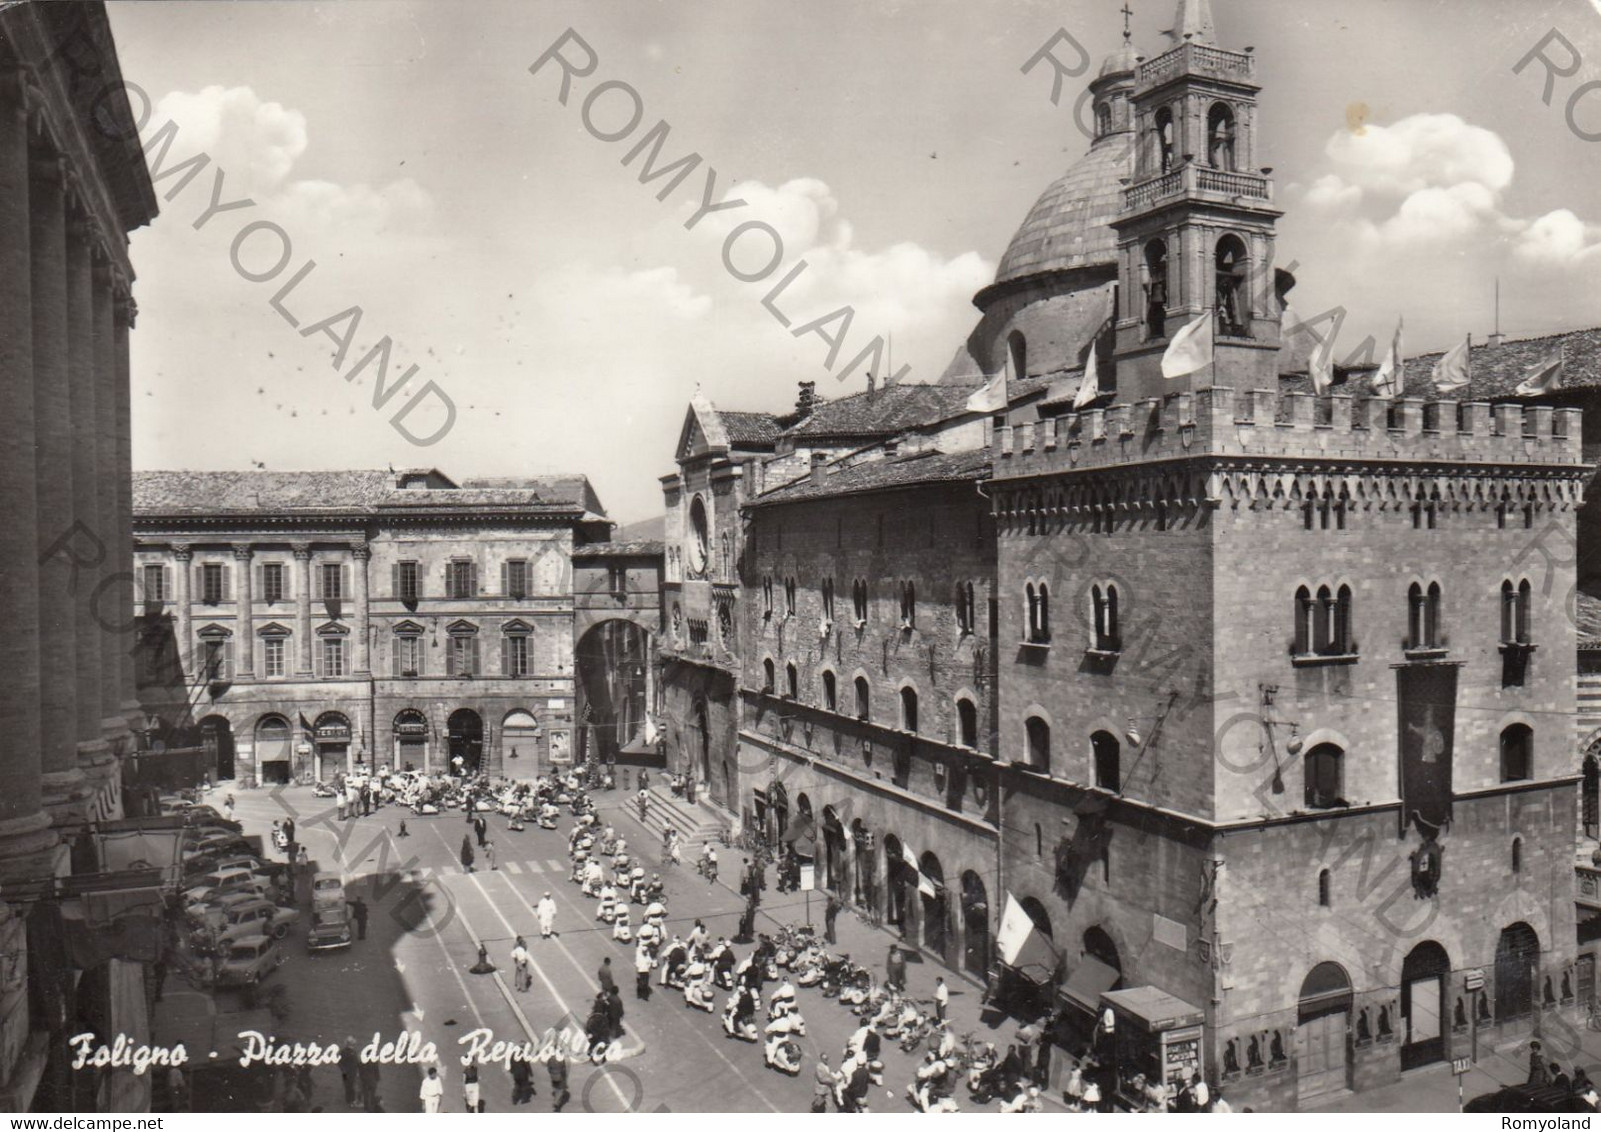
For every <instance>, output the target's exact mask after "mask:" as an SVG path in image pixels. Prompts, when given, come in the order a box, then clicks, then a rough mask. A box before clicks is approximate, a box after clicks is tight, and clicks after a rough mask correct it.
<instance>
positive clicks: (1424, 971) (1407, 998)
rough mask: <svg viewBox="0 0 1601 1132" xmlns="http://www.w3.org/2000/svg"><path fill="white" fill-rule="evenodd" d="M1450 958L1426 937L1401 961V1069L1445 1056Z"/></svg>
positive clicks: (1434, 1060) (1441, 948) (1412, 1067)
mask: <svg viewBox="0 0 1601 1132" xmlns="http://www.w3.org/2000/svg"><path fill="white" fill-rule="evenodd" d="M1450 972H1451V961H1450V959H1448V958H1447V957H1446V954H1445V948H1443V947H1441V946H1440V945H1439V944H1437V943H1435V942H1434V941H1433V940H1425V941H1424V942H1422V943H1420V944H1418V945H1417V946H1416V947H1414V948H1413V949H1412V950H1411V951H1410V952H1408V953H1407V957H1406V960H1405V961H1404V962H1403V963H1402V964H1401V1018H1402V1020H1403V1021H1404V1022H1405V1024H1406V1032H1405V1042H1404V1044H1403V1045H1402V1046H1401V1068H1402V1069H1416V1068H1417V1067H1418V1066H1420V1065H1430V1064H1433V1063H1434V1062H1436V1061H1443V1060H1444V1059H1445V1027H1444V1024H1443V1023H1444V1020H1445V984H1446V976H1447V975H1448V974H1450Z"/></svg>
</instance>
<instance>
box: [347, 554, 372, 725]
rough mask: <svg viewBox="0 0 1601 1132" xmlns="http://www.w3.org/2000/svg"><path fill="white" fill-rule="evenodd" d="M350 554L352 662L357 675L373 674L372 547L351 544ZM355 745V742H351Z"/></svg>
mask: <svg viewBox="0 0 1601 1132" xmlns="http://www.w3.org/2000/svg"><path fill="white" fill-rule="evenodd" d="M350 556H351V557H352V558H353V559H355V562H354V564H353V566H352V568H351V573H352V574H354V575H355V578H354V584H355V590H356V593H355V599H356V627H355V636H356V645H355V650H354V654H353V657H352V660H351V663H352V664H353V665H355V669H354V672H355V675H357V676H371V675H372V668H371V666H370V665H369V664H368V656H367V653H368V651H369V647H370V645H371V636H370V631H369V629H368V627H367V562H368V560H369V559H371V558H372V547H370V546H368V545H367V544H366V543H364V542H356V543H351V544H350ZM351 746H352V747H354V746H355V744H354V743H352V744H351Z"/></svg>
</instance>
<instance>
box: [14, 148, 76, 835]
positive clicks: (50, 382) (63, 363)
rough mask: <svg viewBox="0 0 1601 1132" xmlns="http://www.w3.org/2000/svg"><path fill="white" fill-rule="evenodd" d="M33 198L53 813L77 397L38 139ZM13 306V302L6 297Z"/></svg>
mask: <svg viewBox="0 0 1601 1132" xmlns="http://www.w3.org/2000/svg"><path fill="white" fill-rule="evenodd" d="M32 159H33V160H32V165H31V168H30V173H31V184H30V189H31V192H30V196H29V205H30V212H31V217H30V219H31V234H32V241H33V254H32V258H31V266H32V280H33V440H34V447H33V455H34V493H33V494H34V500H35V501H36V510H37V513H38V514H39V515H40V516H42V519H41V521H40V523H39V535H38V554H37V561H38V563H39V614H38V634H39V730H40V738H39V741H40V769H41V771H42V777H41V781H40V789H41V791H42V793H43V798H44V805H45V808H46V809H47V810H48V811H49V812H50V813H51V814H52V815H54V816H56V817H63V816H67V815H70V814H72V813H73V812H74V809H75V807H76V808H77V809H80V810H81V808H82V807H81V803H82V801H83V798H84V796H85V795H86V794H87V789H86V787H85V786H84V782H83V771H81V770H79V769H78V748H77V742H78V725H77V718H78V683H77V680H78V677H77V671H78V638H77V629H76V626H75V624H74V621H73V606H74V603H75V602H76V600H77V595H74V594H73V593H72V592H71V591H70V589H69V582H70V579H71V578H72V565H71V562H70V560H69V558H68V556H67V555H66V554H64V553H61V552H59V551H57V552H56V553H50V549H51V547H52V546H53V545H54V544H55V542H56V540H57V539H59V538H60V537H61V536H62V535H64V534H66V533H67V531H68V530H69V529H70V527H71V519H72V400H71V394H70V391H69V388H68V383H69V375H68V370H67V212H66V208H67V205H66V196H65V185H64V183H63V177H62V168H61V158H60V156H59V155H58V154H56V153H55V152H53V151H49V150H46V149H45V148H44V147H43V146H42V145H38V146H35V147H34V150H33V153H32ZM7 308H8V309H10V304H7Z"/></svg>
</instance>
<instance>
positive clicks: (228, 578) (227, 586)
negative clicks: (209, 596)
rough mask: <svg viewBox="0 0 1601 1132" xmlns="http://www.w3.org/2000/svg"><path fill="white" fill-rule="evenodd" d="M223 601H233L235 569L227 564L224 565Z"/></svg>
mask: <svg viewBox="0 0 1601 1132" xmlns="http://www.w3.org/2000/svg"><path fill="white" fill-rule="evenodd" d="M222 600H223V601H232V600H233V567H232V566H230V565H228V564H227V563H226V562H224V563H223V564H222Z"/></svg>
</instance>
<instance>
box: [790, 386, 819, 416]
mask: <svg viewBox="0 0 1601 1132" xmlns="http://www.w3.org/2000/svg"><path fill="white" fill-rule="evenodd" d="M815 404H817V382H815V381H803V382H801V383H800V395H799V396H798V397H796V398H795V415H796V416H799V417H804V416H806V415H808V414H809V413H810V412H811V411H812V406H813V405H815Z"/></svg>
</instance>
